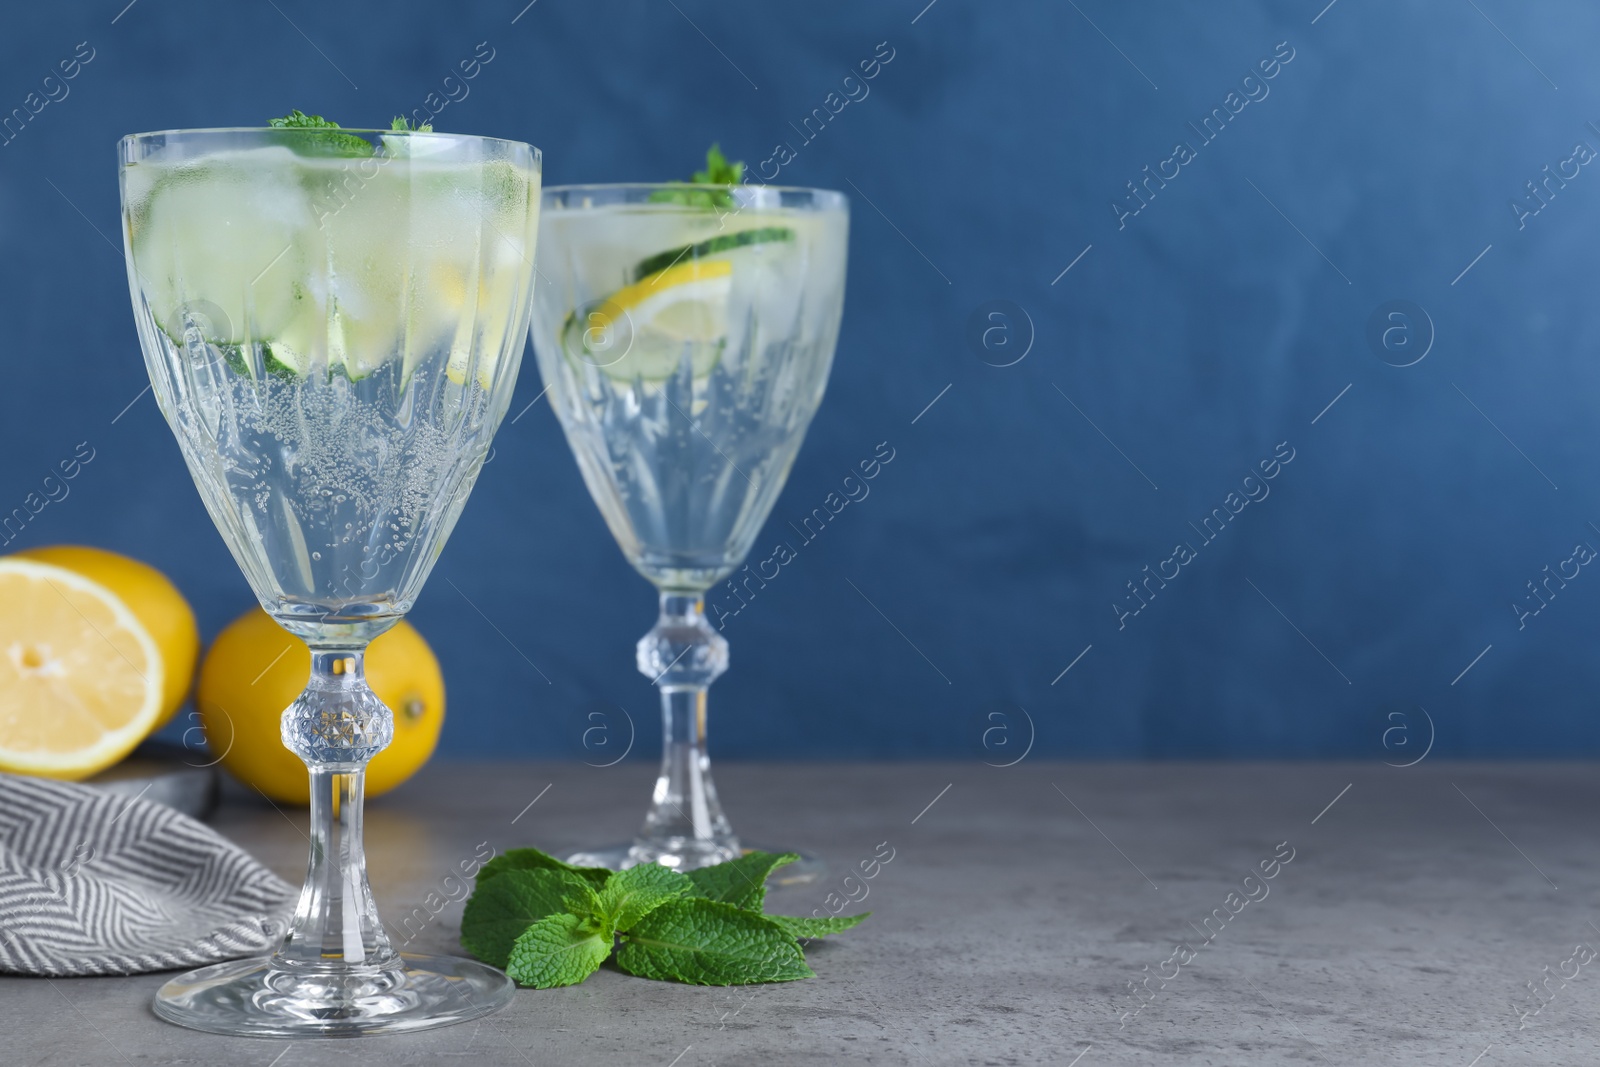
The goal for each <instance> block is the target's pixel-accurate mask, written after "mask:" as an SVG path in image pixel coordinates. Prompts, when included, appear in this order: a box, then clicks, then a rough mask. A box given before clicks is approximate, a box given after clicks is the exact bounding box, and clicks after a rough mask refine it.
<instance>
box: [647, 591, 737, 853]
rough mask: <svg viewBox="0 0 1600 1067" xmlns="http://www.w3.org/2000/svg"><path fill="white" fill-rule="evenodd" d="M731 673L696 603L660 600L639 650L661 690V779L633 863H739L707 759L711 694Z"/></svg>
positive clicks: (722, 645) (671, 597)
mask: <svg viewBox="0 0 1600 1067" xmlns="http://www.w3.org/2000/svg"><path fill="white" fill-rule="evenodd" d="M727 666H728V642H727V640H726V639H724V638H723V637H722V635H721V634H719V633H717V632H716V631H715V630H713V629H712V628H711V625H710V623H708V622H707V621H706V617H705V605H704V602H703V601H702V600H701V598H700V597H699V596H692V595H684V594H676V593H663V594H662V595H661V617H660V618H659V619H657V620H656V626H655V629H653V630H651V631H650V633H648V634H646V635H645V637H644V639H643V640H641V641H640V642H639V670H640V671H642V672H643V673H644V674H645V675H646V676H647V677H649V678H650V679H651V680H652V681H653V682H654V683H655V684H656V686H657V687H658V688H659V689H660V690H661V713H662V728H663V733H664V742H665V743H664V746H663V751H662V756H661V774H660V775H659V776H658V777H657V778H656V788H655V794H654V797H653V799H652V803H651V806H650V810H649V811H648V812H647V813H646V815H645V820H644V825H643V827H641V829H640V831H639V836H638V838H637V839H636V840H635V841H634V845H633V849H632V851H631V853H630V857H629V858H630V860H632V861H633V862H639V863H656V862H660V863H666V864H668V865H669V866H673V867H677V868H679V869H682V870H689V869H693V868H695V867H704V866H708V865H710V864H713V863H721V862H723V861H724V860H729V859H733V858H734V857H736V856H738V855H739V839H738V838H737V837H735V836H734V833H733V828H732V827H731V826H730V825H729V824H728V819H727V816H725V815H723V813H722V805H721V804H720V803H719V802H718V800H717V787H716V785H715V784H714V783H713V782H712V780H711V760H710V757H709V756H708V755H707V754H706V746H705V740H706V690H707V688H708V687H709V686H710V684H711V683H712V682H713V681H714V680H715V679H716V678H717V676H718V675H720V674H721V673H722V672H723V671H724V670H726V669H727Z"/></svg>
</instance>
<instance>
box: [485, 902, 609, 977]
mask: <svg viewBox="0 0 1600 1067" xmlns="http://www.w3.org/2000/svg"><path fill="white" fill-rule="evenodd" d="M612 938H613V934H612V930H611V927H610V925H609V924H606V923H602V922H598V921H596V920H594V919H580V918H578V917H577V916H576V915H550V916H546V917H545V918H543V919H540V920H539V921H538V922H536V923H534V924H533V925H532V926H530V927H528V928H527V929H526V930H524V931H523V932H522V935H521V936H520V937H518V938H517V941H516V944H515V945H513V946H512V948H511V958H510V961H509V963H508V964H507V966H506V974H508V975H510V976H511V977H512V979H513V980H515V981H516V982H517V984H519V985H525V986H533V987H534V988H535V989H553V988H555V987H556V986H564V985H577V984H578V983H579V982H581V981H583V980H584V979H585V978H587V977H589V976H590V975H591V974H593V973H594V972H595V971H597V970H599V968H600V965H601V964H602V963H604V962H605V961H606V957H607V956H609V955H611V942H612Z"/></svg>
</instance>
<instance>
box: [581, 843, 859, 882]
mask: <svg viewBox="0 0 1600 1067" xmlns="http://www.w3.org/2000/svg"><path fill="white" fill-rule="evenodd" d="M740 852H741V853H747V852H796V853H798V854H799V856H800V858H799V859H797V860H795V861H794V862H793V863H789V864H785V865H784V866H782V867H779V868H778V869H777V870H775V871H773V872H772V877H771V878H769V879H768V883H769V884H771V885H810V884H811V883H812V882H815V881H817V880H818V879H819V878H821V877H822V876H823V875H824V874H826V873H827V872H828V865H827V864H826V863H824V862H823V861H822V859H821V857H819V856H814V855H812V854H811V853H809V852H800V851H799V850H798V849H792V848H765V847H762V848H759V849H749V848H746V849H740ZM651 858H652V859H655V861H656V862H660V859H659V858H657V857H651ZM730 858H731V857H730ZM645 859H646V857H645V856H644V855H642V854H641V853H640V852H639V851H638V846H636V845H634V844H632V843H629V844H626V845H611V846H610V847H607V848H591V849H585V850H584V851H582V852H574V853H573V854H572V855H570V856H568V857H566V861H567V862H568V863H570V864H572V865H574V866H577V867H607V868H610V869H611V870H613V871H620V870H624V869H626V868H628V867H633V866H635V865H637V864H639V863H643V862H645ZM668 866H676V865H674V864H668ZM696 866H705V865H704V864H689V865H687V866H683V867H677V868H676V869H678V870H692V869H693V868H694V867H696Z"/></svg>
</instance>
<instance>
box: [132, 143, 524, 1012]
mask: <svg viewBox="0 0 1600 1067" xmlns="http://www.w3.org/2000/svg"><path fill="white" fill-rule="evenodd" d="M120 155H121V163H122V166H121V184H122V205H123V237H124V242H125V247H126V251H127V263H128V281H129V287H130V289H131V290H132V296H133V307H134V317H135V319H136V321H137V324H138V330H139V340H140V342H141V346H142V348H143V350H144V357H145V363H146V365H147V367H148V368H149V371H150V381H151V384H152V385H153V387H154V390H155V397H156V402H157V403H158V404H159V405H160V407H161V411H162V414H163V415H165V416H166V419H167V422H168V423H169V424H170V426H171V427H172V432H173V434H174V435H175V436H176V437H177V439H178V445H179V447H180V449H181V451H182V453H183V458H184V460H185V461H186V462H187V464H188V466H189V473H190V474H191V475H193V477H194V481H195V484H196V486H198V487H199V490H200V496H201V499H202V500H203V501H204V502H205V506H206V510H207V511H208V512H210V514H211V518H212V520H213V521H214V522H215V523H216V525H217V528H218V529H219V530H220V531H221V532H222V536H223V539H224V540H225V541H226V542H227V545H228V548H229V550H230V551H231V552H232V553H233V557H234V559H235V560H236V561H237V562H238V564H239V567H240V569H241V570H243V571H244V574H245V577H246V578H247V579H248V580H249V583H250V586H251V588H252V590H253V591H254V592H255V594H256V597H257V598H258V599H259V600H260V602H261V604H262V606H263V607H264V608H265V609H266V610H267V611H268V612H269V613H270V614H271V615H272V616H273V618H275V619H276V620H277V621H278V623H279V624H280V625H282V626H283V627H284V628H285V629H286V630H288V631H289V632H290V633H292V634H294V635H295V636H297V637H299V638H300V639H302V640H303V641H305V643H306V644H307V645H308V646H309V647H310V649H311V680H310V684H309V685H307V687H306V690H305V692H304V693H302V694H301V695H300V697H299V699H298V700H296V701H295V702H294V704H293V705H291V706H290V707H289V709H288V710H286V711H285V712H284V714H283V743H284V745H285V746H286V747H288V748H289V749H290V750H291V751H293V752H294V753H295V754H296V755H298V756H299V757H300V758H301V759H302V760H304V761H305V763H306V766H307V767H308V769H309V771H310V775H311V836H310V841H311V859H310V864H309V868H308V871H307V874H306V881H305V886H304V888H303V889H302V890H301V892H300V899H299V903H298V905H297V907H296V908H295V912H294V916H293V918H292V920H291V921H290V923H289V926H288V929H287V932H286V936H285V938H284V940H283V943H282V945H281V947H280V948H279V949H278V951H277V952H276V953H275V954H274V955H272V956H270V957H267V958H263V959H250V960H239V961H234V962H231V963H222V964H217V965H214V966H210V967H204V968H201V969H200V970H197V971H192V972H190V973H188V974H185V975H182V976H181V977H178V978H174V979H173V980H171V981H169V982H167V983H166V984H165V985H164V986H162V988H161V990H160V992H159V993H157V995H156V1001H155V1010H156V1013H157V1014H158V1015H160V1016H162V1017H163V1018H165V1019H168V1020H170V1021H172V1022H175V1023H180V1024H182V1025H184V1026H189V1027H193V1028H195V1029H199V1030H209V1031H213V1032H217V1033H227V1034H250V1035H264V1036H282V1037H298V1036H328V1035H349V1034H358V1033H374V1032H393V1031H403V1030H416V1029H422V1028H426V1027H433V1026H441V1025H444V1024H446V1023H452V1022H459V1021H461V1020H464V1019H471V1018H474V1017H476V1016H479V1015H483V1014H486V1013H488V1012H490V1011H493V1010H494V1009H496V1008H498V1007H500V1006H501V1005H503V1004H504V1003H505V1002H506V1001H507V1000H508V999H509V997H510V995H511V992H512V985H511V983H510V981H509V980H508V979H507V978H506V977H505V975H503V974H501V973H500V972H499V971H496V970H494V969H493V968H491V967H487V966H485V965H483V964H480V963H477V962H474V961H469V960H462V959H453V958H449V957H425V956H414V955H410V954H405V955H402V954H400V953H397V952H396V951H395V950H394V948H393V947H392V946H391V944H390V942H389V939H388V937H387V935H386V934H385V932H384V929H383V926H382V925H381V923H380V921H379V919H378V912H377V907H376V905H375V904H374V902H373V899H372V892H371V890H370V888H369V887H368V884H367V874H366V860H365V856H364V854H363V851H362V840H361V825H362V799H363V776H364V768H365V765H366V763H367V761H368V760H369V759H370V758H371V757H372V756H373V755H375V754H376V753H377V752H379V751H380V750H382V749H383V747H384V746H385V745H387V744H388V743H389V741H390V739H391V737H392V736H393V724H394V720H393V716H392V715H391V714H390V710H389V709H388V708H386V707H384V705H383V703H382V702H381V701H379V700H378V698H377V697H376V696H375V695H374V694H373V692H372V690H371V689H370V688H368V686H367V683H366V679H365V676H364V674H363V669H362V664H363V656H364V652H365V649H366V647H367V644H368V642H370V641H371V640H372V639H373V638H375V637H377V636H378V635H379V634H381V633H383V632H384V631H385V630H387V629H389V628H390V627H391V626H393V625H394V624H395V623H396V622H397V621H399V620H400V618H401V617H402V616H404V615H405V613H406V612H407V611H408V610H409V609H410V608H411V605H412V602H413V601H414V600H415V599H416V596H417V593H418V592H419V591H420V590H421V588H422V583H423V581H424V580H425V579H426V578H427V576H428V572H429V571H430V570H431V569H432V567H433V563H434V561H435V560H436V559H437V558H438V556H439V552H440V550H441V549H442V548H443V546H444V542H445V539H446V537H448V536H449V534H450V530H451V528H452V527H453V526H454V525H455V522H456V519H457V517H458V516H459V515H460V514H461V508H462V505H464V504H465V503H466V500H467V495H468V494H469V493H470V492H471V490H472V486H473V483H474V482H475V481H476V479H477V476H478V471H479V468H480V467H481V466H482V465H483V461H484V457H485V455H486V453H487V452H488V449H489V440H490V437H491V436H492V435H493V433H494V431H495V429H496V427H498V425H499V423H500V420H501V418H502V417H503V416H504V415H505V411H506V406H507V404H508V403H509V402H510V399H511V392H512V388H513V386H514V385H515V380H516V374H517V365H518V363H519V361H520V359H521V354H522V345H523V337H524V336H525V331H526V329H527V322H528V314H529V306H530V302H531V297H530V290H531V285H532V276H533V264H532V260H533V254H534V243H535V239H536V238H537V236H538V232H537V231H538V212H539V202H538V196H539V163H540V159H539V152H538V150H537V149H535V148H532V147H530V146H528V145H525V144H519V143H516V142H512V141H500V140H493V139H488V138H481V137H459V136H453V135H446V134H431V133H414V134H413V133H390V132H383V133H378V132H367V131H348V130H340V131H337V132H333V131H327V130H304V129H266V130H261V129H233V130H181V131H172V132H167V133H153V134H139V135H135V136H131V137H126V138H124V139H123V140H122V142H121V145H120Z"/></svg>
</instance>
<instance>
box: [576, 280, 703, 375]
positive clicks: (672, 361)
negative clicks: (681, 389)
mask: <svg viewBox="0 0 1600 1067" xmlns="http://www.w3.org/2000/svg"><path fill="white" fill-rule="evenodd" d="M732 291H733V264H732V263H731V262H730V261H729V260H726V259H706V260H690V261H689V262H687V263H680V264H678V265H677V266H675V267H668V268H667V269H666V270H662V271H657V272H656V273H655V274H652V275H650V276H649V277H646V278H643V279H641V280H639V281H637V282H635V283H633V284H632V285H630V286H628V287H626V288H624V289H619V290H617V291H616V292H615V293H613V294H611V296H609V297H607V298H606V299H605V300H603V301H601V302H600V303H599V304H596V305H594V306H593V307H590V308H588V309H586V310H585V312H584V314H583V315H582V316H573V317H571V318H569V319H568V322H567V333H568V335H569V337H568V347H569V349H570V350H571V351H572V352H573V353H574V355H576V356H577V357H578V358H579V359H581V360H582V361H583V362H585V363H588V364H589V365H591V366H594V367H598V368H599V369H600V370H601V371H603V372H604V373H605V375H606V376H607V377H609V378H612V379H614V380H618V381H633V380H634V379H636V378H638V379H643V380H644V381H646V382H660V381H665V380H666V379H668V378H670V377H672V376H673V375H674V374H676V373H677V372H678V370H679V369H680V368H681V367H682V366H683V364H684V361H685V360H687V361H688V363H689V368H690V373H691V374H692V375H693V376H694V377H696V378H699V377H702V376H704V375H706V374H709V373H711V369H712V368H713V367H715V366H716V365H717V361H718V360H719V359H721V358H722V349H723V346H724V345H725V344H726V343H727V337H728V296H729V294H730V293H731V292H732ZM574 346H576V347H574Z"/></svg>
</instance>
